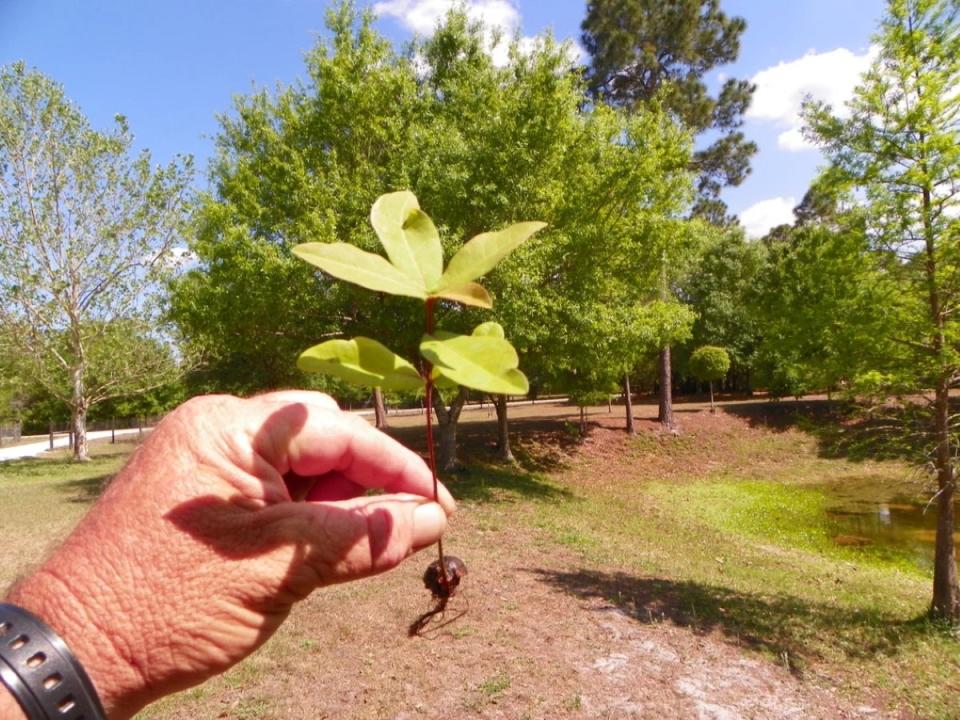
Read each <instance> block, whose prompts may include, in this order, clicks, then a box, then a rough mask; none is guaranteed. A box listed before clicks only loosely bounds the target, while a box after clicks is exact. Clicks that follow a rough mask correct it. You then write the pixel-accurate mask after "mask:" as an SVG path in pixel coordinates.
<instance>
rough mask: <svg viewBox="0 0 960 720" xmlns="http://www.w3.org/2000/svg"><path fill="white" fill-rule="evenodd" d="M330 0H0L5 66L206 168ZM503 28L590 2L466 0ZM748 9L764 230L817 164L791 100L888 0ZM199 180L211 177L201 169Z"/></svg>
mask: <svg viewBox="0 0 960 720" xmlns="http://www.w3.org/2000/svg"><path fill="white" fill-rule="evenodd" d="M450 2H451V0H383V1H382V2H379V3H376V4H375V5H376V8H377V9H378V11H379V14H380V20H379V21H378V28H379V29H380V30H381V31H382V32H383V33H384V34H385V35H386V36H387V37H389V38H391V39H392V40H393V41H395V42H397V43H401V42H403V41H404V40H406V39H408V38H409V37H411V33H412V31H414V30H417V31H420V32H427V31H429V28H430V27H432V26H433V22H434V21H435V18H436V17H438V16H439V15H440V14H441V13H442V12H443V11H444V10H445V8H447V7H449V5H450ZM327 4H328V3H327V2H324V1H322V0H231V1H230V2H227V1H226V0H220V1H219V2H214V1H213V0H165V1H164V2H145V1H139V0H84V1H83V2H81V1H80V0H0V65H2V64H7V63H9V62H12V61H14V60H24V61H26V62H27V63H28V64H29V65H31V66H33V67H36V68H37V69H39V70H41V71H42V72H44V73H46V74H48V75H50V76H51V77H53V78H54V79H56V80H57V81H59V82H61V83H62V84H63V85H64V87H65V88H66V91H67V93H68V95H69V96H70V97H71V98H72V99H73V100H74V101H76V102H77V103H78V104H79V105H80V106H81V107H82V109H83V110H84V112H86V114H87V115H88V116H89V117H90V119H91V121H92V122H93V123H94V125H96V126H98V127H105V126H107V125H108V124H109V123H110V122H111V120H112V118H113V116H114V115H115V114H116V113H122V114H124V115H126V116H127V118H128V119H129V122H130V126H131V129H132V130H133V132H134V133H135V135H136V137H137V144H138V146H140V147H147V148H150V150H151V151H152V152H153V153H154V155H155V157H156V158H157V159H158V160H160V161H164V160H167V159H169V158H170V157H172V156H173V155H175V154H176V153H189V154H192V155H194V156H195V157H196V159H197V162H198V167H199V168H200V170H201V173H202V172H203V169H204V168H205V166H206V160H207V158H208V157H209V156H210V153H211V150H212V145H213V141H212V138H213V136H214V135H215V134H216V132H217V121H216V114H217V113H222V112H224V111H227V110H229V109H230V106H231V98H232V96H234V95H235V94H238V93H247V92H249V91H250V90H251V89H253V88H259V87H265V86H266V87H272V86H274V85H275V84H276V83H284V84H286V83H289V82H291V81H293V80H294V79H295V78H297V77H300V76H301V75H302V74H303V62H302V57H303V53H304V52H305V51H306V50H307V49H309V48H310V47H311V46H312V45H313V44H314V43H315V42H316V39H317V37H318V36H319V35H320V34H322V33H323V31H324V13H325V10H326V7H327ZM466 4H467V5H468V6H469V9H470V12H471V13H472V14H475V15H476V16H478V17H483V18H484V19H485V20H486V21H487V22H488V23H491V24H496V25H499V26H500V27H502V28H504V29H505V30H506V31H507V33H508V34H512V33H514V32H517V33H519V34H520V35H522V36H532V35H536V34H537V33H540V32H543V31H544V30H546V29H548V28H549V29H551V30H552V31H553V33H554V34H555V35H556V36H558V37H560V38H571V39H573V40H578V39H579V35H580V31H579V27H580V22H581V20H582V18H583V14H584V11H585V3H584V2H580V1H574V0H554V1H553V2H550V3H544V2H533V1H532V0H468V2H467V3H466ZM722 7H723V9H724V10H725V11H726V12H727V13H728V14H735V15H740V16H742V17H744V18H746V20H747V24H748V27H747V31H746V33H745V34H744V37H743V43H742V49H741V55H740V59H739V60H738V61H737V63H735V64H733V65H730V66H727V67H723V68H719V69H718V71H717V72H716V73H714V74H713V76H712V80H713V81H714V82H717V81H719V79H720V78H721V77H722V76H731V77H746V78H753V79H755V81H756V82H757V83H758V85H759V89H758V92H757V94H756V96H755V100H754V104H753V107H752V109H751V112H750V116H749V117H748V120H747V123H746V125H745V132H746V133H747V135H748V136H749V137H750V138H751V139H753V140H754V141H756V142H757V143H758V144H759V146H760V153H759V155H758V156H757V158H756V159H755V161H754V163H753V168H754V169H753V174H752V175H751V177H750V178H748V179H747V181H746V182H745V183H744V184H743V185H742V186H741V187H739V188H732V189H728V190H727V191H725V194H724V197H725V199H726V200H727V202H728V204H729V205H730V207H731V209H732V210H733V211H734V212H736V213H738V214H740V215H741V219H742V220H743V222H744V224H745V225H746V226H747V228H748V231H749V232H750V233H751V234H753V235H757V234H760V233H761V232H763V231H764V230H765V229H766V228H767V227H769V226H770V225H772V224H776V223H777V222H783V221H787V220H789V216H790V213H789V210H790V208H791V207H792V206H793V205H795V204H796V202H798V201H799V199H800V198H801V197H802V196H803V193H804V191H805V190H806V188H807V186H808V184H809V182H810V180H811V179H812V177H813V176H814V174H815V172H816V168H817V166H818V164H819V162H820V155H819V153H818V151H817V150H816V149H812V148H806V147H804V146H803V143H802V140H801V139H800V136H799V133H798V131H797V127H798V126H797V123H796V109H797V107H798V105H799V101H800V99H801V98H802V97H803V95H804V94H805V93H812V94H813V95H814V96H815V97H821V98H824V99H827V100H831V101H833V102H834V103H842V101H843V100H844V99H845V98H846V97H848V96H849V92H850V90H851V88H852V87H853V85H854V84H855V82H856V78H857V77H858V74H859V72H861V71H862V69H863V68H864V67H865V66H866V63H867V62H868V61H869V56H868V52H869V45H870V36H871V35H872V33H873V32H874V30H875V29H876V25H877V21H878V20H879V18H880V16H881V14H882V12H883V8H884V2H883V1H882V0H785V1H784V2H776V1H774V0H723V2H722ZM198 182H202V179H199V180H198Z"/></svg>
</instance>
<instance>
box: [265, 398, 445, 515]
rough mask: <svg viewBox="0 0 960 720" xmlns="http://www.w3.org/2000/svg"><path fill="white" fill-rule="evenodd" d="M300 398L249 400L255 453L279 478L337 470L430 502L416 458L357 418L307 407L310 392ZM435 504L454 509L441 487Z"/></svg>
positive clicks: (429, 483) (428, 483) (425, 472)
mask: <svg viewBox="0 0 960 720" xmlns="http://www.w3.org/2000/svg"><path fill="white" fill-rule="evenodd" d="M303 395H304V396H303V397H300V398H296V397H294V396H292V394H290V395H285V396H284V397H281V398H274V399H271V398H270V396H269V395H266V396H260V397H258V398H251V399H250V400H249V401H248V402H250V403H253V404H254V408H255V412H254V416H255V417H256V418H257V420H255V421H254V424H255V426H254V427H251V428H250V429H251V431H252V435H253V437H252V443H253V448H254V451H255V452H256V453H257V454H259V455H260V456H261V457H263V458H264V459H265V460H267V462H269V463H270V464H271V465H272V466H273V467H274V468H275V469H276V470H277V471H278V472H279V473H280V474H284V473H287V472H290V471H293V472H295V473H296V474H297V475H301V476H308V477H309V476H319V475H325V474H327V473H329V472H333V471H337V472H340V473H342V474H343V475H344V476H345V477H347V478H348V479H349V480H352V481H353V482H355V483H357V484H358V485H361V486H363V487H366V488H382V489H384V490H386V491H387V492H390V493H412V494H415V495H420V496H422V497H425V498H430V499H432V498H433V475H432V473H431V472H430V469H429V468H428V467H427V465H426V463H424V462H423V460H422V459H421V458H420V456H419V455H417V454H416V453H414V452H413V451H412V450H409V449H408V448H406V447H404V446H403V445H401V444H400V443H399V442H397V441H396V440H394V439H393V438H391V437H389V436H388V435H385V434H384V433H382V432H380V431H379V430H376V429H375V428H373V427H371V426H370V424H369V423H367V422H366V421H365V420H363V419H362V418H359V417H357V416H354V415H348V414H347V413H344V412H342V411H340V410H336V409H332V408H331V407H330V406H329V405H328V404H326V403H320V402H312V398H311V397H310V396H311V395H312V394H311V393H304V394H303ZM437 501H438V502H439V503H440V504H441V505H442V506H443V508H444V510H446V512H447V513H448V514H449V513H452V512H453V511H454V509H455V508H456V503H455V502H454V500H453V497H452V496H451V495H450V493H449V491H448V490H447V489H446V488H445V487H444V486H443V485H442V484H438V487H437Z"/></svg>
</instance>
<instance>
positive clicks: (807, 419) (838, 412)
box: [723, 400, 933, 462]
mask: <svg viewBox="0 0 960 720" xmlns="http://www.w3.org/2000/svg"><path fill="white" fill-rule="evenodd" d="M723 411H724V412H725V413H727V414H729V415H732V416H734V417H739V418H741V419H743V420H746V421H747V423H748V424H749V425H750V426H751V427H753V428H762V429H764V430H769V431H772V432H784V431H786V430H791V429H796V430H800V431H801V432H804V433H806V434H808V435H812V436H813V437H814V438H816V440H817V444H818V449H819V453H820V456H821V457H825V458H843V459H847V460H854V461H858V462H860V461H865V460H906V461H908V462H923V461H924V460H926V458H927V453H928V451H929V448H930V447H931V438H932V430H933V428H932V425H931V422H930V418H929V414H928V413H926V412H925V406H923V405H919V404H912V405H904V406H889V407H884V408H880V409H877V410H873V411H871V412H869V413H868V412H866V411H864V410H861V409H858V408H857V407H855V406H854V405H852V404H850V403H847V402H841V401H835V400H834V401H831V400H801V401H784V402H769V401H757V402H751V403H741V404H737V405H728V406H726V407H725V408H723Z"/></svg>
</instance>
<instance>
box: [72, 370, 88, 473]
mask: <svg viewBox="0 0 960 720" xmlns="http://www.w3.org/2000/svg"><path fill="white" fill-rule="evenodd" d="M83 370H84V368H83V367H77V368H74V369H73V400H72V408H71V410H72V413H71V418H70V420H71V423H70V430H71V432H72V433H73V459H74V461H76V462H86V461H87V460H89V459H90V451H89V449H88V447H87V410H88V405H87V399H86V397H84V387H83Z"/></svg>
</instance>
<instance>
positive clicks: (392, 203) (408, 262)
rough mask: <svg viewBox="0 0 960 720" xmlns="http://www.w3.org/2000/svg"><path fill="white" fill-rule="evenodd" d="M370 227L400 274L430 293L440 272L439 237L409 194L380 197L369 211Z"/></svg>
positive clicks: (427, 217)
mask: <svg viewBox="0 0 960 720" xmlns="http://www.w3.org/2000/svg"><path fill="white" fill-rule="evenodd" d="M370 223H371V224H372V225H373V229H374V230H376V232H377V237H379V238H380V242H381V243H382V244H383V248H384V250H386V251H387V257H389V258H390V262H392V263H393V265H394V266H395V267H396V268H397V270H399V271H400V272H401V273H403V274H404V275H406V276H407V277H409V278H410V279H411V280H413V281H414V282H415V283H416V284H418V285H423V287H424V288H426V289H427V290H433V289H435V288H436V287H437V283H438V282H439V281H440V275H441V273H442V272H443V248H442V247H441V245H440V235H439V233H437V228H436V227H435V226H434V224H433V221H432V220H431V219H430V217H429V216H428V215H427V214H426V213H425V212H423V211H422V210H421V209H420V204H419V203H418V202H417V197H416V195H414V194H413V193H412V192H410V191H409V190H403V191H401V192H395V193H389V194H387V195H381V196H380V197H379V198H377V201H376V202H375V203H374V204H373V208H372V209H371V210H370Z"/></svg>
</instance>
